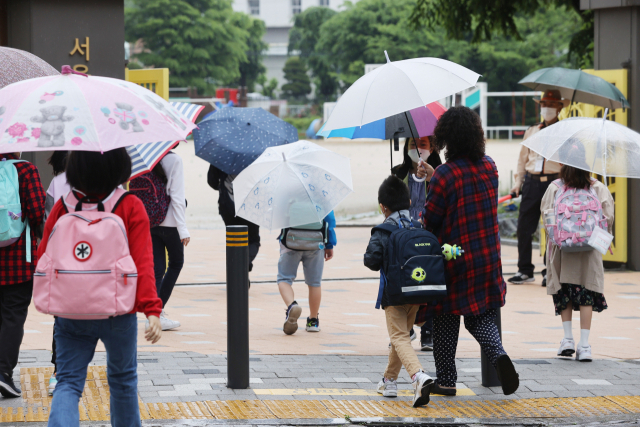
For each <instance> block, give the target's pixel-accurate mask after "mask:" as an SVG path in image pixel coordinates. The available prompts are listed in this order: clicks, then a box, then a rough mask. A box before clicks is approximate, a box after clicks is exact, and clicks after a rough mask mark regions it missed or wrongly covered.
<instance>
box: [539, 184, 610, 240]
mask: <svg viewBox="0 0 640 427" xmlns="http://www.w3.org/2000/svg"><path fill="white" fill-rule="evenodd" d="M553 183H554V184H556V185H557V186H558V191H557V192H556V198H555V202H554V205H553V207H554V209H553V211H554V212H553V216H552V217H550V218H548V217H546V214H545V219H544V222H545V227H546V229H547V235H548V236H549V240H550V242H551V243H553V244H555V245H556V246H558V247H559V248H560V250H562V251H563V252H586V251H590V250H593V246H590V245H589V244H588V243H587V241H588V240H589V237H591V234H592V233H593V231H594V230H595V228H596V227H600V228H602V229H603V230H605V231H606V230H607V218H606V217H605V216H604V215H603V213H602V205H601V204H600V200H599V199H598V195H597V194H596V192H595V191H594V190H593V188H592V187H589V188H588V189H584V188H580V189H578V188H569V187H567V186H565V185H564V182H563V181H562V180H561V179H557V180H555V181H554V182H553Z"/></svg>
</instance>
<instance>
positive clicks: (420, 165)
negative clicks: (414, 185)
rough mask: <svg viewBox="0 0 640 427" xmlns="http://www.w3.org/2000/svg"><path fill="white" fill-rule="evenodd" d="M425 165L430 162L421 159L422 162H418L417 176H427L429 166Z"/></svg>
mask: <svg viewBox="0 0 640 427" xmlns="http://www.w3.org/2000/svg"><path fill="white" fill-rule="evenodd" d="M425 165H427V166H428V164H427V163H425V162H423V161H420V163H418V168H417V169H416V176H417V177H418V178H420V179H422V178H424V177H425V176H427V168H426V167H425Z"/></svg>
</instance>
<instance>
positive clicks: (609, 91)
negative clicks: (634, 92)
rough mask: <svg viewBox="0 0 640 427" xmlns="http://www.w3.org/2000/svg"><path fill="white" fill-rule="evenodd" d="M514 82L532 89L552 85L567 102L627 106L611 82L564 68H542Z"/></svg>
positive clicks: (625, 99)
mask: <svg viewBox="0 0 640 427" xmlns="http://www.w3.org/2000/svg"><path fill="white" fill-rule="evenodd" d="M518 83H520V84H523V85H525V86H527V87H529V88H531V89H533V90H539V91H543V92H544V91H546V90H549V89H556V90H559V91H560V94H561V95H562V97H563V98H564V99H570V100H571V102H582V103H585V104H593V105H598V106H600V107H606V108H609V109H610V110H615V109H616V108H629V107H630V105H629V101H627V98H625V97H624V95H623V94H622V92H620V90H618V88H617V87H615V85H613V84H611V83H609V82H608V81H606V80H605V79H603V78H601V77H598V76H594V75H591V74H587V73H585V72H583V71H581V70H571V69H568V68H560V67H555V68H542V69H540V70H537V71H534V72H533V73H531V74H529V75H528V76H527V77H525V78H524V79H522V80H520V81H519V82H518Z"/></svg>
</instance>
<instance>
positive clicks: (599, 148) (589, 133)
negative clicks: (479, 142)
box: [522, 113, 640, 178]
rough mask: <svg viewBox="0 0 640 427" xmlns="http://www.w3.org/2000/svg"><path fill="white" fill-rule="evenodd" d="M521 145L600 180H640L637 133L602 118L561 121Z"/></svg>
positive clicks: (638, 137)
mask: <svg viewBox="0 0 640 427" xmlns="http://www.w3.org/2000/svg"><path fill="white" fill-rule="evenodd" d="M605 117H606V113H605ZM522 144H523V145H525V146H526V147H529V148H530V149H531V150H533V151H535V152H536V153H538V154H540V155H541V156H542V157H544V158H545V159H547V160H552V161H554V162H558V163H562V164H565V165H569V166H573V167H575V168H578V169H583V170H588V171H590V172H594V173H597V174H599V175H602V176H604V177H607V176H619V177H627V178H640V134H638V133H637V132H635V131H633V130H631V129H629V128H628V127H626V126H623V125H621V124H618V123H616V122H612V121H610V120H605V119H604V118H602V119H599V118H589V117H571V118H568V119H564V120H562V121H560V122H558V123H556V124H554V125H552V126H548V127H546V128H545V129H543V130H541V131H540V132H538V133H536V134H535V135H534V136H532V137H531V138H528V139H527V140H525V141H523V142H522Z"/></svg>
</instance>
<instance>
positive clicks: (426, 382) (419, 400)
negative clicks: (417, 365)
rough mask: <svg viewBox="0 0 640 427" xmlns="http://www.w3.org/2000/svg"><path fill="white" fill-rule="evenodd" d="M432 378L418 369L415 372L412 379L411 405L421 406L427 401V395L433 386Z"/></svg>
mask: <svg viewBox="0 0 640 427" xmlns="http://www.w3.org/2000/svg"><path fill="white" fill-rule="evenodd" d="M433 385H434V382H433V378H431V377H430V376H429V375H427V374H426V373H424V371H420V372H418V373H417V374H416V379H415V381H413V390H414V392H415V394H414V396H413V407H414V408H417V407H418V406H423V405H426V404H428V403H429V395H430V394H431V389H432V388H433Z"/></svg>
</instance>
